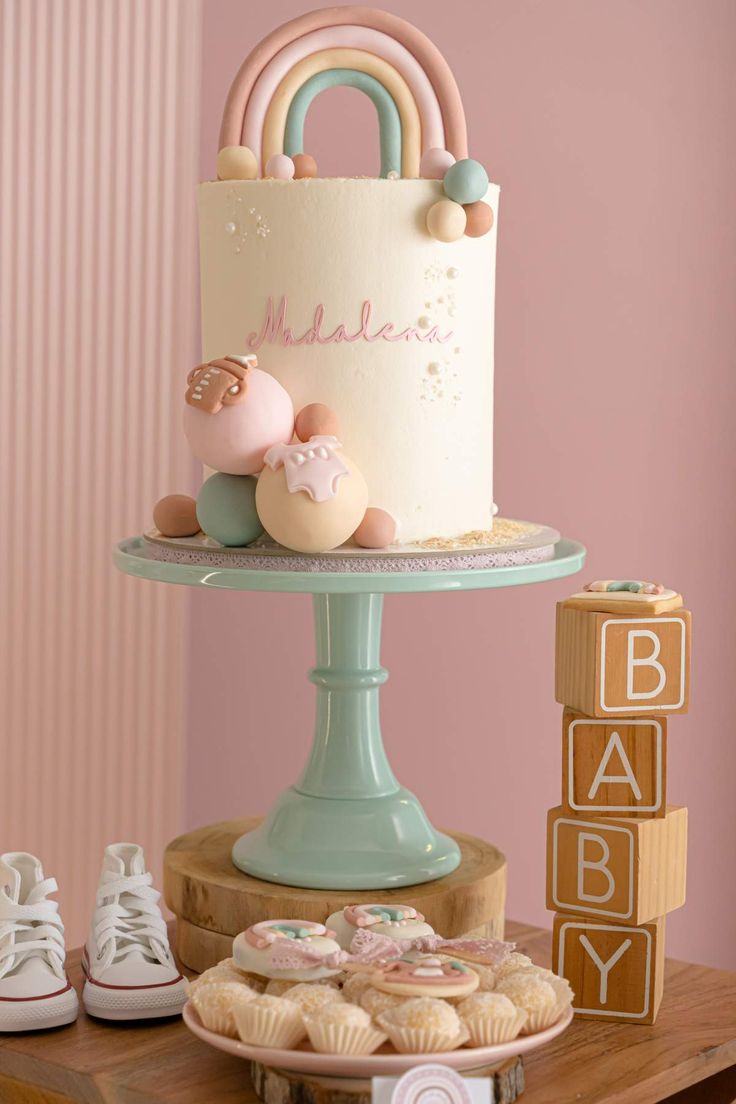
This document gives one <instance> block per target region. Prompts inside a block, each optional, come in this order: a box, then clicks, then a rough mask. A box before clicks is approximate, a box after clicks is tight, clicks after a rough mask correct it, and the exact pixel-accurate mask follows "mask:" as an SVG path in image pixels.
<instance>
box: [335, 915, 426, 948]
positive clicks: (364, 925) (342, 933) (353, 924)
mask: <svg viewBox="0 0 736 1104" xmlns="http://www.w3.org/2000/svg"><path fill="white" fill-rule="evenodd" d="M327 926H328V927H329V928H332V929H333V930H334V932H335V938H336V939H337V941H338V943H339V944H340V946H341V947H343V948H344V949H345V950H349V949H350V945H351V943H352V942H353V939H354V937H355V935H356V934H357V933H358V932H362V931H366V930H368V931H370V932H371V934H373V935H383V936H387V937H388V938H389V939H393V940H395V941H399V940H402V941H403V940H411V941H412V942H413V941H414V940H415V939H419V938H421V937H422V936H425V935H433V934H434V928H432V927H431V926H430V925H429V924H428V923H427V922H426V921H425V919H424V917H423V916H422V914H421V912H417V910H416V909H415V908H412V907H411V905H380V904H378V905H348V906H347V908H344V909H343V910H342V911H341V912H333V913H332V915H331V916H328V918H327ZM396 954H397V955H399V954H401V948H397V950H396Z"/></svg>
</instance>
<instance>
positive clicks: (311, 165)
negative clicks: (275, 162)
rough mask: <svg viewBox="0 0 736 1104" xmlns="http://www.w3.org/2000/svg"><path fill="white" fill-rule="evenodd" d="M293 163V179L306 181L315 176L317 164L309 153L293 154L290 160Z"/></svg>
mask: <svg viewBox="0 0 736 1104" xmlns="http://www.w3.org/2000/svg"><path fill="white" fill-rule="evenodd" d="M292 160H293V162H294V179H295V180H306V179H307V178H308V177H312V176H316V175H317V162H316V161H315V160H314V158H313V157H312V155H311V154H309V153H295V154H294V157H293V158H292Z"/></svg>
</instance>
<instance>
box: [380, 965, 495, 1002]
mask: <svg viewBox="0 0 736 1104" xmlns="http://www.w3.org/2000/svg"><path fill="white" fill-rule="evenodd" d="M373 985H374V987H375V988H376V989H380V990H381V992H383V993H395V994H396V995H397V996H403V997H466V996H468V994H470V993H472V992H474V990H476V989H477V988H478V975H477V974H476V973H475V971H474V970H472V969H471V968H470V967H469V966H466V965H465V963H463V962H457V961H455V960H454V959H450V960H449V961H448V960H443V959H441V958H438V957H437V956H436V955H424V956H422V957H421V958H418V959H416V961H414V962H406V961H405V960H404V959H397V960H396V961H395V962H388V963H386V964H385V965H384V966H382V967H381V968H379V969H377V970H376V972H375V973H374V975H373Z"/></svg>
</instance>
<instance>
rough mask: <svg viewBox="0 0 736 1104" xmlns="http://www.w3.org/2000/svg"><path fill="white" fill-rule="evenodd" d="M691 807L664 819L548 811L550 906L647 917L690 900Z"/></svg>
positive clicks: (672, 810)
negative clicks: (687, 881)
mask: <svg viewBox="0 0 736 1104" xmlns="http://www.w3.org/2000/svg"><path fill="white" fill-rule="evenodd" d="M686 866H687V809H686V808H685V807H684V806H678V805H670V806H669V807H668V808H667V812H666V815H665V816H664V817H662V818H651V817H646V818H645V817H636V818H634V817H631V818H628V819H627V818H619V817H600V816H598V817H593V816H591V817H585V818H583V817H577V816H576V817H571V816H568V815H567V814H566V812H565V810H564V809H563V808H562V807H561V806H558V807H557V808H555V809H550V811H549V813H548V818H547V908H548V909H549V910H550V911H551V912H558V911H559V912H575V913H578V912H583V913H585V914H586V915H591V916H594V917H607V918H608V919H610V920H611V922H612V923H616V924H646V923H648V922H649V921H650V920H653V919H654V918H655V917H657V916H663V915H664V914H665V913H667V912H672V910H673V909H676V908H679V907H680V906H681V905H683V904H684V903H685V877H686Z"/></svg>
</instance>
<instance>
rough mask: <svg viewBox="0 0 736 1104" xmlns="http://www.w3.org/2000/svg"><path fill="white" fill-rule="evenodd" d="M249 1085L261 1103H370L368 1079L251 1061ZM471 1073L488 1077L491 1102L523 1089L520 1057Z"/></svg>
mask: <svg viewBox="0 0 736 1104" xmlns="http://www.w3.org/2000/svg"><path fill="white" fill-rule="evenodd" d="M251 1075H252V1078H253V1088H254V1089H255V1090H256V1092H257V1094H258V1096H259V1097H260V1099H261V1100H262V1101H263V1102H264V1104H371V1082H370V1081H356V1080H339V1079H338V1078H334V1077H332V1078H331V1077H324V1078H315V1077H306V1076H301V1075H300V1074H298V1073H287V1072H286V1071H285V1070H278V1069H271V1068H269V1067H268V1066H262V1065H261V1063H260V1062H253V1063H252V1065H251ZM466 1076H471V1077H489V1078H490V1079H491V1104H512V1101H514V1100H516V1099H517V1097H519V1096H520V1095H521V1093H523V1091H524V1066H523V1063H522V1060H521V1058H508V1059H507V1060H506V1061H505V1062H503V1063H502V1064H501V1065H500V1066H489V1067H488V1068H485V1069H479V1070H476V1071H474V1072H473V1073H472V1074H467V1075H466Z"/></svg>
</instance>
